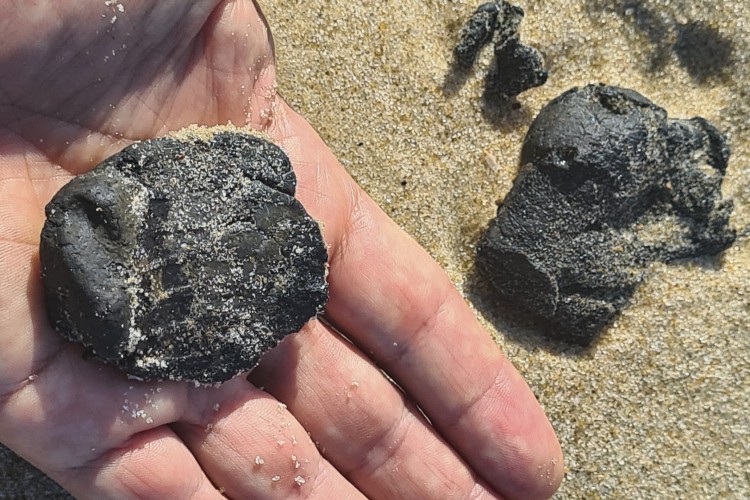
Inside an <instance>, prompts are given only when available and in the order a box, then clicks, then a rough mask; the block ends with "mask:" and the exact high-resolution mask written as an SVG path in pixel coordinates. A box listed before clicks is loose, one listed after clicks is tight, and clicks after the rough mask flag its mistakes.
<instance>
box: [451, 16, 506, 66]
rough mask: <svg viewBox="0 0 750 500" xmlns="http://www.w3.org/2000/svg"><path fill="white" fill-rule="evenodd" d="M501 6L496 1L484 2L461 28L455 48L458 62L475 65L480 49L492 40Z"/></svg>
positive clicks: (454, 54) (454, 51)
mask: <svg viewBox="0 0 750 500" xmlns="http://www.w3.org/2000/svg"><path fill="white" fill-rule="evenodd" d="M498 12H500V8H499V6H498V4H497V3H495V2H488V3H485V4H482V5H480V6H479V8H477V10H476V11H475V12H474V14H472V16H471V18H469V21H468V22H467V23H466V25H464V27H463V28H461V33H460V34H459V40H458V43H457V44H456V46H455V48H454V49H453V57H454V58H455V61H456V64H457V65H458V66H460V67H462V68H465V69H468V68H470V67H471V66H473V65H474V61H475V60H476V58H477V54H479V51H480V50H481V49H482V47H484V46H485V45H487V43H489V41H490V40H492V36H493V35H494V33H495V28H496V27H497V14H498Z"/></svg>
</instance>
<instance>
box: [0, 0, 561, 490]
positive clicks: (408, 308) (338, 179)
mask: <svg viewBox="0 0 750 500" xmlns="http://www.w3.org/2000/svg"><path fill="white" fill-rule="evenodd" d="M0 23H2V33H3V42H2V44H0V75H3V76H2V77H0V346H1V347H0V349H2V350H1V351H0V352H1V353H2V354H0V441H2V442H3V443H5V444H7V445H8V446H9V447H10V448H12V449H13V450H15V451H16V452H17V453H19V454H20V455H22V456H23V457H25V458H26V459H28V460H29V461H30V462H32V463H33V464H35V465H36V466H37V467H39V468H40V469H42V470H43V471H45V472H46V473H47V474H49V475H50V476H51V477H53V478H54V479H55V480H57V481H58V482H60V483H61V484H62V485H63V486H64V487H65V488H67V489H68V490H70V491H71V492H73V493H74V494H75V495H78V496H82V497H92V498H93V497H95V498H129V497H132V498H190V497H197V498H213V497H216V498H221V497H222V495H225V496H229V497H231V498H256V497H278V498H291V497H296V496H300V497H315V498H326V499H330V498H336V499H338V498H348V497H359V496H362V495H363V494H364V495H368V496H372V497H377V498H428V497H435V498H449V497H490V498H492V497H496V496H500V495H503V496H507V497H523V498H532V497H545V496H549V495H550V494H551V493H552V492H553V491H554V490H555V489H556V487H557V485H558V484H559V481H560V478H561V476H562V458H561V454H560V449H559V446H558V444H557V441H556V439H555V436H554V433H553V431H552V429H551V427H550V426H549V423H548V422H547V420H546V418H545V417H544V414H543V413H542V411H541V409H540V408H539V406H538V405H537V403H536V401H535V399H534V397H533V395H532V394H531V391H530V390H529V389H528V387H527V386H526V384H525V383H524V382H523V380H522V379H521V378H520V376H519V375H518V374H517V372H516V371H515V370H514V369H513V367H512V366H511V365H510V363H509V362H508V361H507V360H506V359H505V358H504V357H503V356H502V355H501V353H500V352H499V351H498V350H497V348H496V347H495V346H494V344H493V343H492V341H491V339H490V337H489V335H488V334H487V333H486V332H484V331H483V330H482V329H481V328H480V327H479V326H478V324H477V322H476V320H475V318H474V317H473V314H472V313H471V311H470V310H469V308H468V307H467V306H466V305H465V303H464V302H463V300H462V298H461V296H460V294H459V293H458V292H457V291H456V290H455V289H454V288H453V287H452V286H451V284H450V283H449V281H448V279H447V277H446V276H445V274H444V273H443V272H442V270H441V269H440V268H439V266H438V265H437V264H436V263H435V262H434V261H433V260H432V259H430V257H429V256H428V255H427V254H426V253H425V252H424V251H423V250H422V249H421V248H419V246H418V245H417V244H416V243H415V242H414V241H413V240H411V239H410V238H409V237H408V236H406V235H405V234H404V233H403V232H402V231H401V230H400V229H399V228H397V227H396V226H395V224H394V223H393V222H391V221H390V220H389V219H388V218H387V217H386V216H385V215H384V214H383V213H382V212H381V211H380V210H379V209H378V208H377V207H376V206H375V205H374V204H373V202H372V201H371V200H370V199H369V198H368V197H367V196H366V195H365V194H364V193H362V192H361V191H360V189H359V188H358V187H357V186H356V185H355V184H354V182H353V181H352V180H351V178H350V177H349V176H348V174H347V173H346V172H345V171H344V169H343V168H342V167H341V165H340V164H339V163H338V162H337V161H336V159H335V158H334V157H333V156H332V154H331V152H330V151H329V150H328V149H327V148H326V146H325V145H324V144H323V142H322V141H321V139H320V138H319V137H318V136H317V134H316V133H315V132H314V131H313V130H312V129H311V128H310V126H309V125H308V124H307V123H306V122H305V121H304V120H303V119H302V118H301V117H300V116H299V115H297V114H296V113H295V112H294V111H292V110H291V109H290V108H289V107H288V106H287V105H286V103H285V102H284V101H283V99H282V98H281V97H280V96H279V95H278V94H277V92H276V83H275V81H276V77H275V69H274V62H273V45H272V41H271V37H270V33H269V32H268V27H267V25H266V24H265V20H264V19H263V17H262V14H261V13H260V11H259V9H258V8H257V5H255V3H254V2H252V1H249V0H224V1H221V0H192V1H188V0H160V1H158V2H152V1H145V0H143V1H130V2H127V3H124V4H122V6H120V4H119V2H117V1H107V2H103V1H101V0H97V1H93V0H92V1H81V0H56V1H54V2H53V1H52V0H49V1H44V0H40V1H36V2H23V3H20V2H3V3H2V5H0ZM228 122H232V123H234V124H236V125H245V124H249V125H251V126H253V127H254V128H256V129H259V130H263V131H265V132H266V133H268V134H269V135H270V136H271V137H272V138H273V139H274V140H275V141H276V142H277V143H278V144H279V145H280V146H281V147H282V148H283V149H284V150H285V151H286V152H287V154H288V155H289V156H290V158H291V160H292V163H293V165H294V168H295V172H296V173H297V177H298V192H297V196H298V198H299V199H300V201H301V202H302V203H303V205H305V207H306V208H307V210H308V211H309V212H310V213H311V214H312V215H313V217H315V218H316V219H318V220H320V221H322V223H323V234H324V238H325V239H326V241H327V243H328V245H329V248H330V249H329V254H330V266H331V268H330V275H329V281H330V286H331V299H330V303H329V305H328V307H327V310H326V314H325V320H324V321H322V320H313V321H311V322H310V323H308V325H307V326H306V327H305V328H304V329H303V331H302V332H300V333H298V334H296V335H294V336H291V337H289V338H288V339H287V340H286V341H284V342H283V343H282V344H281V345H280V346H279V347H278V348H277V349H275V350H274V351H272V352H271V353H269V354H268V355H267V356H266V357H265V358H264V360H263V362H262V363H261V365H260V366H259V367H258V368H257V369H256V370H254V371H253V372H252V373H251V374H250V375H249V377H248V379H247V380H246V379H245V378H244V377H239V378H237V379H234V380H232V381H230V382H227V383H225V384H223V385H221V386H220V387H216V388H201V387H194V386H193V385H191V384H189V383H182V382H159V383H155V382H152V383H147V382H136V381H132V380H128V379H127V378H126V377H125V376H124V375H123V374H122V373H120V372H119V371H117V370H115V369H113V368H111V367H108V366H105V365H102V364H100V363H98V362H95V361H86V360H83V359H82V349H81V348H80V347H79V346H76V345H73V344H71V343H69V342H66V341H64V340H63V339H62V338H61V337H60V336H59V335H57V334H56V333H55V332H54V331H53V330H52V329H51V327H50V326H49V324H48V322H47V320H46V314H45V311H44V304H43V300H42V291H41V280H40V270H39V259H38V244H39V234H40V232H41V228H42V225H43V223H44V206H45V205H46V203H47V202H48V201H49V200H50V199H51V197H52V196H53V194H54V193H55V192H56V191H57V190H58V189H59V188H60V187H61V186H63V185H64V184H65V183H66V182H67V181H68V180H70V178H72V177H73V176H74V175H77V174H80V173H82V172H85V171H88V170H90V169H91V168H93V167H94V166H95V165H96V164H97V163H98V162H99V161H101V160H102V159H103V158H105V157H107V156H109V155H111V154H113V153H115V152H117V151H119V150H120V149H122V148H123V147H124V146H125V145H127V144H129V143H130V142H132V141H135V140H140V139H147V138H152V137H156V136H159V135H164V134H166V133H167V132H169V131H172V130H176V129H179V128H181V127H183V126H186V125H188V124H192V123H197V124H205V125H214V124H223V123H228ZM339 332H342V333H343V335H344V336H345V337H346V338H344V336H342V334H341V333H339ZM347 339H348V340H351V342H349V341H348V340H347ZM381 370H382V371H381ZM383 372H385V373H387V374H388V375H389V376H390V377H391V378H392V379H393V380H395V381H396V382H397V383H398V384H399V386H400V388H402V389H403V392H402V391H401V390H399V388H398V387H397V386H395V385H394V384H393V383H392V382H391V381H390V380H389V379H388V378H386V377H384V376H383V374H382V373H383ZM248 380H249V381H250V383H249V382H248ZM417 405H418V407H417ZM420 410H421V411H420ZM422 412H424V415H426V417H427V418H425V416H423V413H422ZM428 419H429V420H428Z"/></svg>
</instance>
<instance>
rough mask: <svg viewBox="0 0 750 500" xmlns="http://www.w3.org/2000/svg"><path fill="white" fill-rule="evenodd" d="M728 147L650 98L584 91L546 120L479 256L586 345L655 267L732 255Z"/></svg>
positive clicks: (532, 308) (529, 141)
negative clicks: (724, 187)
mask: <svg viewBox="0 0 750 500" xmlns="http://www.w3.org/2000/svg"><path fill="white" fill-rule="evenodd" d="M728 159H729V148H728V147H727V144H726V138H725V137H724V136H723V135H722V134H721V133H720V132H719V131H718V130H717V129H716V128H715V127H714V126H712V125H711V124H710V123H708V122H707V121H706V120H704V119H702V118H693V119H689V120H671V119H668V118H667V113H666V111H664V110H663V109H662V108H660V107H658V106H656V105H655V104H653V103H652V102H651V101H649V100H648V99H646V98H645V97H643V96H642V95H640V94H638V93H636V92H634V91H632V90H627V89H622V88H617V87H608V86H593V85H590V86H587V87H584V88H574V89H571V90H569V91H568V92H565V93H564V94H562V95H561V96H559V97H557V98H556V99H554V100H553V101H551V102H550V103H549V104H548V105H547V106H546V107H545V108H544V109H542V111H541V112H540V113H539V116H538V117H537V118H536V119H535V120H534V122H533V123H532V125H531V128H530V129H529V132H528V134H527V136H526V139H525V141H524V145H523V149H522V152H521V164H522V169H521V172H520V174H519V176H518V178H517V179H516V181H515V183H514V185H513V188H512V189H511V191H510V193H509V194H508V196H507V197H506V198H505V200H504V201H503V203H502V204H501V206H500V207H499V208H498V212H497V217H496V218H495V219H494V220H493V221H492V222H491V223H490V226H489V227H488V229H487V231H486V232H485V234H484V235H483V237H482V239H481V240H480V242H479V244H478V247H477V270H478V271H479V273H480V274H481V275H482V276H485V277H486V280H487V281H488V282H489V284H490V285H491V286H492V287H493V288H494V290H495V291H496V292H497V293H498V294H500V295H501V297H502V298H503V299H504V300H505V301H507V302H509V303H512V304H515V305H518V306H521V307H522V308H523V309H525V310H526V311H528V312H529V314H531V315H532V316H534V317H537V318H539V319H542V320H545V321H546V322H548V323H549V324H550V326H551V328H550V329H549V330H548V331H547V332H546V333H548V334H549V336H551V337H555V338H559V339H563V340H565V341H568V342H572V343H578V344H583V345H586V344H588V343H590V342H591V341H592V340H593V339H594V338H595V337H596V335H597V334H598V333H599V332H600V331H601V330H602V328H603V327H605V326H606V325H607V324H609V323H610V322H611V320H612V319H613V318H614V317H615V315H616V314H617V312H618V311H619V310H620V309H621V308H622V307H623V306H624V305H625V304H626V303H627V301H628V299H629V298H630V296H631V295H632V294H633V292H634V290H635V288H636V286H637V285H638V283H640V281H641V280H642V279H643V273H644V270H645V268H646V267H647V266H648V264H649V263H651V262H655V261H661V262H669V261H671V260H674V259H679V258H690V257H697V256H704V255H715V254H717V253H719V252H721V251H723V250H725V249H726V248H727V247H729V246H730V245H731V244H732V243H733V242H734V239H735V232H734V230H732V229H731V228H729V226H728V221H729V216H730V214H731V210H732V202H731V200H724V199H722V198H721V183H722V180H723V176H724V173H725V171H726V168H727V162H728Z"/></svg>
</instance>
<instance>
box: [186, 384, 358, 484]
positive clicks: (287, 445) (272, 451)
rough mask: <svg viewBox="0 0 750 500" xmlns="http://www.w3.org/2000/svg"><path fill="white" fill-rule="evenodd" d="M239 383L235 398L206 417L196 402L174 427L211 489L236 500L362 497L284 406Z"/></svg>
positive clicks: (248, 385)
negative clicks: (213, 487) (210, 481)
mask: <svg viewBox="0 0 750 500" xmlns="http://www.w3.org/2000/svg"><path fill="white" fill-rule="evenodd" d="M240 382H241V384H242V388H241V389H239V390H237V391H236V393H235V394H234V395H233V397H231V398H227V399H224V400H223V401H222V402H221V403H220V404H216V405H214V406H212V407H209V408H211V409H210V411H209V412H206V411H204V410H203V409H204V408H206V405H205V404H204V403H203V402H202V401H199V402H197V404H196V405H195V411H194V412H188V414H186V415H185V419H184V420H183V421H181V422H180V423H177V424H174V426H173V427H174V429H175V430H176V431H177V433H178V434H179V435H180V437H181V438H182V440H183V441H184V442H185V443H186V444H187V446H188V447H189V448H190V450H191V452H192V453H193V455H194V456H195V457H196V458H197V459H198V461H199V462H200V464H201V467H202V468H203V470H204V471H206V473H207V474H208V476H209V477H210V478H211V480H212V481H213V482H214V484H216V485H218V486H220V487H221V489H222V491H224V492H225V493H226V494H227V495H228V496H229V497H230V498H238V499H239V498H321V499H329V498H336V499H339V498H361V494H360V493H359V492H358V491H357V490H356V488H354V487H353V486H352V485H351V484H350V483H349V482H348V481H347V480H346V479H344V478H343V477H342V476H341V474H339V473H338V471H336V469H334V468H333V467H331V465H330V464H329V463H328V462H327V461H326V460H325V459H324V458H322V457H321V456H320V453H319V452H318V450H317V448H316V447H315V445H314V444H313V443H312V441H311V440H310V437H309V436H308V434H307V432H306V431H305V429H304V428H303V427H302V426H301V425H300V423H299V422H298V421H297V420H296V419H295V418H294V416H293V415H292V414H291V413H290V412H289V411H288V410H287V409H286V406H285V405H283V404H281V403H279V402H278V401H277V400H275V399H274V398H272V397H271V396H269V395H268V394H267V393H265V392H263V391H261V390H259V389H256V388H254V387H252V386H251V385H250V384H249V383H248V382H247V381H245V380H244V379H242V380H240ZM238 386H239V384H238Z"/></svg>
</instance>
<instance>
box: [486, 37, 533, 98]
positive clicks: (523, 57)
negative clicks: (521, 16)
mask: <svg viewBox="0 0 750 500" xmlns="http://www.w3.org/2000/svg"><path fill="white" fill-rule="evenodd" d="M546 81H547V70H546V69H545V67H544V59H543V58H542V54H540V53H539V51H538V50H537V49H535V48H534V47H531V46H529V45H524V44H522V43H521V42H520V41H519V40H518V38H517V37H514V38H511V39H509V40H508V41H507V42H506V43H505V44H503V45H502V46H499V47H498V46H496V47H495V62H494V63H493V64H492V67H491V68H490V71H489V73H487V79H486V82H485V88H484V98H485V99H500V100H501V101H508V100H510V99H512V98H514V97H516V96H517V95H519V94H520V93H522V92H525V91H526V90H528V89H530V88H533V87H539V86H541V85H544V83H545V82H546Z"/></svg>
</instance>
